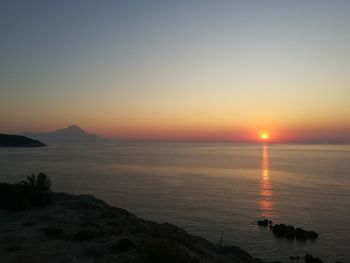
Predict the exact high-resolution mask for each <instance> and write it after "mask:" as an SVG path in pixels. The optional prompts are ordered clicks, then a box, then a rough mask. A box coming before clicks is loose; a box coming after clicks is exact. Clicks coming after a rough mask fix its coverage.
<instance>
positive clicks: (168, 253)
mask: <svg viewBox="0 0 350 263" xmlns="http://www.w3.org/2000/svg"><path fill="white" fill-rule="evenodd" d="M139 250H140V254H141V257H142V260H143V261H142V262H153V263H158V262H159V263H163V262H168V263H197V262H198V259H197V258H195V257H193V256H192V255H191V254H190V252H189V250H188V249H187V248H185V247H184V246H182V245H181V244H179V243H176V242H174V241H171V240H167V239H154V240H149V241H146V242H145V243H144V244H143V245H142V246H141V247H140V249H139Z"/></svg>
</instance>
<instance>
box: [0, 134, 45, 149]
mask: <svg viewBox="0 0 350 263" xmlns="http://www.w3.org/2000/svg"><path fill="white" fill-rule="evenodd" d="M43 146H46V144H44V143H42V142H40V141H38V140H33V139H31V138H28V137H26V136H21V135H10V134H0V147H43Z"/></svg>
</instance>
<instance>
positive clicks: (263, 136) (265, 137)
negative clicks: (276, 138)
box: [260, 133, 269, 141]
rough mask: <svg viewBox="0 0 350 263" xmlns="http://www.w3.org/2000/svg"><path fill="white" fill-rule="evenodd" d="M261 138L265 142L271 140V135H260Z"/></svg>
mask: <svg viewBox="0 0 350 263" xmlns="http://www.w3.org/2000/svg"><path fill="white" fill-rule="evenodd" d="M260 138H261V139H262V140H264V141H265V140H267V139H268V138H269V135H268V134H267V133H262V134H261V135H260Z"/></svg>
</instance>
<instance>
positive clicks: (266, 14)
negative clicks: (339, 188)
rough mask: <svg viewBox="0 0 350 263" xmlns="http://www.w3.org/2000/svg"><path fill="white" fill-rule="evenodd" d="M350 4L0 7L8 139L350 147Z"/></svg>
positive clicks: (5, 3) (0, 73)
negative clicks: (75, 136)
mask: <svg viewBox="0 0 350 263" xmlns="http://www.w3.org/2000/svg"><path fill="white" fill-rule="evenodd" d="M349 13H350V1H340V0H336V1H312V0H311V1H250V0H248V1H221V0H218V1H205V0H202V1H199V0H197V1H194V0H186V1H182V0H178V1H166V0H162V1H152V0H149V1H136V0H135V1H133V0H132V1H127V0H125V1H111V0H104V1H97V0H95V1H90V0H81V1H79V0H69V1H68V0H61V1H54V0H51V1H50V0H46V1H35V0H33V1H27V0H23V1H18V0H1V1H0V38H1V39H0V40H1V41H0V132H3V133H20V132H24V131H25V132H43V131H50V130H55V129H58V128H63V127H65V126H68V125H71V124H77V125H79V126H81V127H82V128H84V129H85V130H88V131H89V132H93V133H97V134H99V135H103V136H107V137H113V138H119V139H137V140H139V139H145V140H204V141H255V140H258V138H259V134H261V133H262V132H267V133H268V134H269V136H270V140H271V141H276V142H288V141H290V142H293V141H310V142H313V141H320V142H350V16H349Z"/></svg>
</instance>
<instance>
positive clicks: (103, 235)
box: [0, 192, 263, 263]
mask: <svg viewBox="0 0 350 263" xmlns="http://www.w3.org/2000/svg"><path fill="white" fill-rule="evenodd" d="M45 195H47V196H46V198H47V199H48V200H50V205H48V206H45V207H41V208H31V209H27V210H23V211H17V212H13V211H1V210H0V214H1V217H0V222H1V224H0V251H1V253H0V262H39V263H40V262H129V263H131V262H193V263H195V262H198V263H199V262H221V263H225V262H237V263H262V262H263V261H261V260H259V259H256V258H253V256H251V255H250V254H248V253H247V252H245V251H244V250H242V249H240V248H238V247H235V246H224V247H222V248H220V247H218V246H217V245H214V244H213V243H211V242H210V241H208V240H206V239H204V238H202V237H199V236H193V235H190V234H188V233H187V232H186V231H185V230H183V229H181V228H179V227H177V226H175V225H173V224H169V223H156V222H152V221H148V220H144V219H142V218H140V217H137V216H135V215H133V214H132V213H129V212H128V211H126V210H124V209H121V208H117V207H112V206H110V205H108V204H107V203H105V202H104V201H102V200H99V199H97V198H95V197H93V196H90V195H73V194H66V193H52V192H48V193H45Z"/></svg>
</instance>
